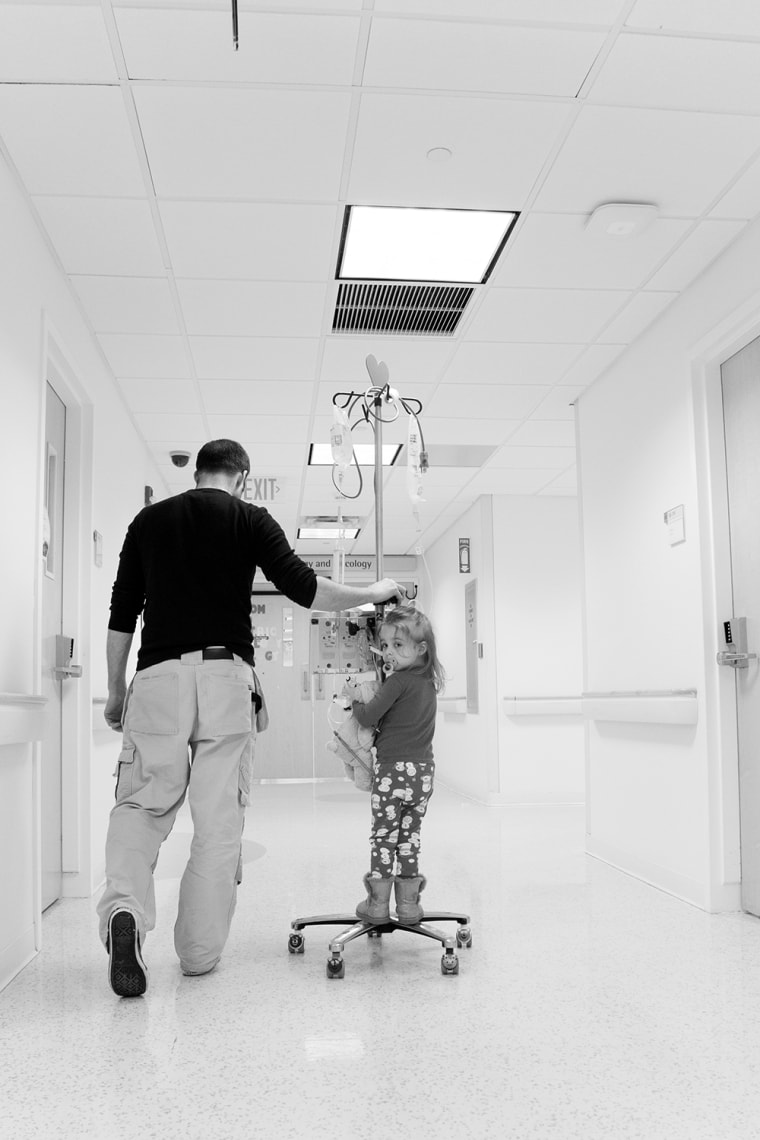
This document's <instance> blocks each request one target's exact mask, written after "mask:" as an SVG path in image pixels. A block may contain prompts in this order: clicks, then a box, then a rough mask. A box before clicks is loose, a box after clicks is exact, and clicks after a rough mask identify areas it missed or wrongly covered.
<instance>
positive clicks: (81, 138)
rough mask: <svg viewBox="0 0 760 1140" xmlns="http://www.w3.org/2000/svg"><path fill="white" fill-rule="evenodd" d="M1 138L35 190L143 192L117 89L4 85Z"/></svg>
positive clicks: (120, 195) (97, 193)
mask: <svg viewBox="0 0 760 1140" xmlns="http://www.w3.org/2000/svg"><path fill="white" fill-rule="evenodd" d="M0 136H2V138H3V141H4V142H5V145H6V146H7V148H8V150H9V151H10V155H11V158H12V159H13V161H14V163H15V164H16V166H17V167H18V170H19V173H20V174H21V177H22V178H23V180H24V184H25V186H26V189H27V190H28V192H29V193H30V194H71V195H90V196H95V197H99V196H104V197H108V196H110V197H114V198H126V197H142V196H143V194H144V185H143V180H142V176H141V173H140V167H139V165H138V162H137V156H136V153H135V149H134V144H133V140H132V134H131V131H130V128H129V122H128V120H127V115H126V111H125V110H124V102H123V99H122V94H121V91H120V89H119V88H118V87H103V86H94V87H81V86H73V85H72V86H60V85H56V84H49V85H48V84H45V85H42V86H34V85H32V84H28V83H22V84H5V85H0Z"/></svg>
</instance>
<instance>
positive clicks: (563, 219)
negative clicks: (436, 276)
mask: <svg viewBox="0 0 760 1140" xmlns="http://www.w3.org/2000/svg"><path fill="white" fill-rule="evenodd" d="M588 217H589V215H588V214H531V215H530V216H529V217H528V218H526V219H525V221H524V223H523V224H522V225H521V226H520V230H519V232H518V233H516V234H515V236H514V239H513V240H512V241H510V243H509V245H508V246H507V249H506V250H505V252H504V254H503V256H502V258H501V261H500V263H499V265H498V266H497V268H496V271H495V273H494V274H493V277H492V278H491V282H492V285H493V286H494V287H496V286H507V285H509V286H524V287H529V288H539V287H540V288H548V289H636V288H638V286H639V285H641V284H642V283H643V282H644V281H645V280H646V278H647V277H648V276H649V274H650V273H651V272H652V270H653V269H654V268H655V267H656V266H657V265H658V264H659V262H660V261H662V259H663V258H664V257H666V256H667V254H668V253H669V251H670V250H671V249H672V248H673V246H674V245H675V244H676V243H677V242H678V240H679V239H680V238H681V237H683V235H684V234H685V233H686V231H687V230H688V229H689V226H690V225H691V223H690V222H688V221H675V220H673V219H669V218H658V219H657V220H656V221H654V222H653V223H652V224H651V225H650V226H648V228H647V229H646V230H644V231H643V233H641V234H636V235H635V236H633V237H627V238H622V237H614V236H610V235H609V234H602V233H598V232H596V231H594V230H590V229H587V228H586V224H587V222H588Z"/></svg>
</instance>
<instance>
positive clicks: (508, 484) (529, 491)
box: [459, 467, 559, 499]
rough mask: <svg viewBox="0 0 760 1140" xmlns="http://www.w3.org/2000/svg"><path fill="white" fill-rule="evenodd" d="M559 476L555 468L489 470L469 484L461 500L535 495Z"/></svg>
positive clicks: (461, 495) (462, 493)
mask: <svg viewBox="0 0 760 1140" xmlns="http://www.w3.org/2000/svg"><path fill="white" fill-rule="evenodd" d="M558 474H559V472H558V471H556V470H554V469H553V468H540V467H533V468H519V467H498V468H488V469H487V470H485V471H480V472H479V473H478V474H477V475H476V476H475V477H474V478H473V479H472V480H471V481H470V482H469V483H468V484H467V486H466V487H465V488H464V491H462V492H460V495H459V498H460V499H461V498H462V497H464V496H470V495H535V494H537V492H538V491H540V490H541V488H542V487H545V486H546V484H547V483H548V482H550V481H551V480H552V479H554V478H556V476H557V475H558Z"/></svg>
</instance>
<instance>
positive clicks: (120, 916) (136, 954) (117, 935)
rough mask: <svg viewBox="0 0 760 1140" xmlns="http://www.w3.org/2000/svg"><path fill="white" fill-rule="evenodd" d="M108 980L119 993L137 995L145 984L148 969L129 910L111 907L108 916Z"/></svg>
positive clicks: (139, 994)
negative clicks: (110, 912)
mask: <svg viewBox="0 0 760 1140" xmlns="http://www.w3.org/2000/svg"><path fill="white" fill-rule="evenodd" d="M108 981H109V983H110V985H111V989H112V990H113V992H114V993H115V994H118V995H119V997H141V996H142V995H143V994H144V993H145V991H146V989H147V988H148V969H147V967H146V965H145V963H144V962H143V960H142V955H141V954H140V936H139V934H138V933H137V923H136V922H135V916H134V915H133V914H132V911H131V910H115V911H113V912H112V914H111V917H110V918H109V920H108Z"/></svg>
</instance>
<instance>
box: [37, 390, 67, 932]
mask: <svg viewBox="0 0 760 1140" xmlns="http://www.w3.org/2000/svg"><path fill="white" fill-rule="evenodd" d="M44 446H45V454H44V468H43V511H44V517H43V545H42V619H41V622H42V685H41V689H42V695H43V696H44V697H45V700H46V704H45V716H44V728H43V737H42V765H41V781H40V798H41V810H40V829H41V867H42V887H41V890H42V909H43V910H46V909H47V908H48V907H49V906H52V904H53V903H54V902H56V900H57V899H59V898H60V897H61V893H62V881H63V824H62V819H63V813H62V794H61V793H62V783H63V781H62V776H61V772H62V757H63V749H62V708H63V692H62V686H63V684H64V682H63V681H61V680H59V679H58V678H57V676H56V673H55V667H56V646H57V638H58V637H59V636H60V635H61V634H62V633H63V598H64V589H63V572H64V535H65V528H64V502H65V470H66V406H65V404H64V403H63V401H62V400H61V398H60V397H59V396H58V394H57V393H56V392H55V390H54V389H53V388H52V386H51V385H50V384H49V383H48V384H46V385H45V444H44Z"/></svg>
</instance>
